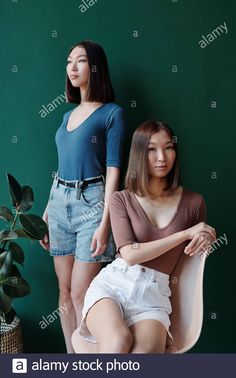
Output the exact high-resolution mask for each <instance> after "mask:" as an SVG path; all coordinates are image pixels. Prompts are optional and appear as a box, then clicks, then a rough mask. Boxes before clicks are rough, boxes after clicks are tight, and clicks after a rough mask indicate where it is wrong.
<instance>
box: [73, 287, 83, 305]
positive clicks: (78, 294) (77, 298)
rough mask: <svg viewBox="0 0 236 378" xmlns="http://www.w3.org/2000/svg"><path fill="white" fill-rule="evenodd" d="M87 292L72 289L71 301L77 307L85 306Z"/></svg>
mask: <svg viewBox="0 0 236 378" xmlns="http://www.w3.org/2000/svg"><path fill="white" fill-rule="evenodd" d="M85 293H86V290H81V289H80V290H79V289H78V288H76V289H74V288H73V287H72V288H71V293H70V296H71V300H72V302H73V304H74V305H75V306H78V305H81V306H82V305H83V303H84V297H85Z"/></svg>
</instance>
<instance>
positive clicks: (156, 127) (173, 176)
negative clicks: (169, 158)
mask: <svg viewBox="0 0 236 378" xmlns="http://www.w3.org/2000/svg"><path fill="white" fill-rule="evenodd" d="M161 130H164V131H166V132H167V134H168V135H169V137H170V138H171V140H172V142H173V143H174V149H175V152H176V158H175V162H174V165H173V167H172V169H171V171H170V172H169V173H168V175H167V186H166V188H165V190H168V189H170V190H175V189H176V188H177V187H178V186H179V183H180V175H179V163H178V151H177V143H176V142H175V138H176V137H175V135H174V132H173V131H172V129H171V128H170V127H169V126H168V125H167V124H166V123H164V122H160V121H156V120H151V121H146V122H143V123H142V124H141V125H140V126H139V127H138V128H137V129H136V130H135V132H134V134H133V138H132V143H131V148H130V155H129V163H128V169H127V173H126V177H125V189H128V190H130V191H132V192H134V193H136V194H137V195H140V196H147V197H149V198H151V197H152V194H151V191H150V188H149V175H148V169H147V167H148V143H149V141H150V139H151V137H152V135H153V134H155V133H158V132H159V131H161Z"/></svg>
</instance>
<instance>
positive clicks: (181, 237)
mask: <svg viewBox="0 0 236 378" xmlns="http://www.w3.org/2000/svg"><path fill="white" fill-rule="evenodd" d="M109 209H110V218H111V225H112V232H113V235H114V239H115V243H116V247H117V251H119V252H120V254H121V256H122V257H123V259H124V260H125V261H126V262H127V264H129V265H134V264H140V263H143V262H146V261H150V260H152V259H155V258H156V257H159V256H161V255H162V254H163V253H165V252H168V251H169V250H171V249H173V248H175V247H176V246H178V245H179V244H181V243H183V242H185V241H186V240H192V239H193V237H194V236H195V235H196V234H197V233H199V232H208V233H209V234H210V235H212V236H213V237H214V238H215V230H214V229H213V228H212V227H211V226H208V225H207V224H206V223H204V222H200V223H198V224H196V225H194V226H192V227H191V228H188V229H187V230H183V231H180V232H176V233H175V234H173V235H170V236H168V237H165V238H162V239H159V240H154V241H151V242H145V243H137V239H136V236H135V232H134V230H133V227H132V224H131V220H130V217H129V214H128V213H127V206H126V204H125V200H124V197H122V196H121V195H120V193H119V192H116V193H114V194H113V196H112V198H111V200H110V202H109Z"/></svg>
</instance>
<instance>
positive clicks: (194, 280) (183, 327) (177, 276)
mask: <svg viewBox="0 0 236 378" xmlns="http://www.w3.org/2000/svg"><path fill="white" fill-rule="evenodd" d="M205 260H206V257H205V256H204V255H201V256H200V255H195V256H189V255H186V254H185V253H183V254H182V255H181V257H180V259H179V261H178V263H177V264H176V267H175V269H174V270H173V272H172V274H171V276H170V288H171V291H172V295H171V304H172V313H171V315H170V320H171V326H170V332H171V334H172V336H173V343H172V344H171V345H170V346H168V347H167V348H166V351H165V353H184V352H186V351H187V350H189V349H190V348H192V347H193V345H194V344H195V343H196V342H197V340H198V338H199V336H200V333H201V329H202V323H203V274H204V267H205Z"/></svg>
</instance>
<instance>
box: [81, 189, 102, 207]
mask: <svg viewBox="0 0 236 378" xmlns="http://www.w3.org/2000/svg"><path fill="white" fill-rule="evenodd" d="M104 194H105V190H104V186H102V185H96V186H91V187H88V188H86V189H84V190H82V192H81V197H80V198H81V200H82V201H83V202H84V204H85V205H86V206H90V207H93V206H96V207H97V208H98V209H103V207H104Z"/></svg>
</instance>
